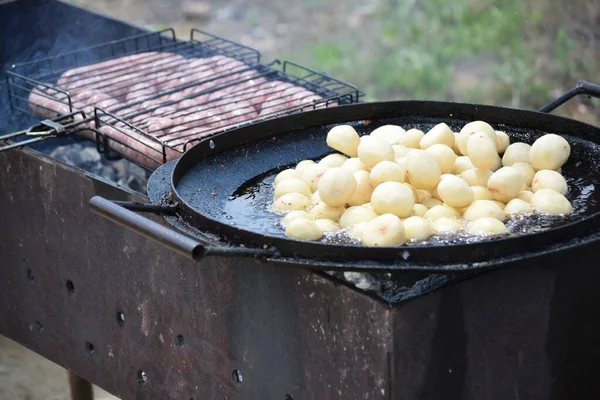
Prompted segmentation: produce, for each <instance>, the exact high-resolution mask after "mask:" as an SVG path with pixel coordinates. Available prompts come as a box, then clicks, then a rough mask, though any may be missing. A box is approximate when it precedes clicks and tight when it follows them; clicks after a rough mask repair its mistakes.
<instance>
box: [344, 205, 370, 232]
mask: <svg viewBox="0 0 600 400" xmlns="http://www.w3.org/2000/svg"><path fill="white" fill-rule="evenodd" d="M377 215H378V214H377V213H376V212H375V211H373V210H369V209H368V208H366V207H360V206H355V207H350V208H347V209H346V211H344V213H343V214H342V216H341V217H340V225H341V226H342V227H343V228H347V227H349V226H352V225H356V224H358V223H361V222H369V221H371V220H373V219H375V218H377Z"/></svg>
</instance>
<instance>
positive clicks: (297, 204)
mask: <svg viewBox="0 0 600 400" xmlns="http://www.w3.org/2000/svg"><path fill="white" fill-rule="evenodd" d="M310 204H311V203H310V199H309V198H308V197H306V196H304V195H302V194H300V193H288V194H284V195H283V196H281V197H280V198H278V199H277V200H275V201H274V202H273V207H274V208H276V209H277V210H281V211H293V210H306V209H307V208H308V207H309V206H310Z"/></svg>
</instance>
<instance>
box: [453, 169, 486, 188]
mask: <svg viewBox="0 0 600 400" xmlns="http://www.w3.org/2000/svg"><path fill="white" fill-rule="evenodd" d="M492 174H493V172H492V171H490V170H489V169H479V168H471V169H468V170H466V171H464V172H463V173H461V174H460V177H461V178H462V179H464V180H465V182H467V183H468V184H469V186H487V183H488V180H489V179H490V176H492Z"/></svg>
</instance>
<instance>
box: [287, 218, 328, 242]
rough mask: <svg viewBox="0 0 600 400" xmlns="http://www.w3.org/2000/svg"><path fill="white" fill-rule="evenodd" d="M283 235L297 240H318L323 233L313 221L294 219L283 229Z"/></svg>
mask: <svg viewBox="0 0 600 400" xmlns="http://www.w3.org/2000/svg"><path fill="white" fill-rule="evenodd" d="M285 234H286V236H288V237H291V238H293V239H298V240H319V239H321V238H322V237H323V232H321V229H320V228H319V226H318V225H317V224H316V223H315V221H312V220H310V219H306V218H296V219H294V220H292V221H290V223H289V224H288V226H287V228H286V229H285Z"/></svg>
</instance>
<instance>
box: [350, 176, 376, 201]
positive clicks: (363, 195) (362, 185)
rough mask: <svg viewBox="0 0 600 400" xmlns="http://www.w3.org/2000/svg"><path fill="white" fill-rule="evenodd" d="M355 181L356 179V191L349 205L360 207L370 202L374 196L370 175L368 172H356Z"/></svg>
mask: <svg viewBox="0 0 600 400" xmlns="http://www.w3.org/2000/svg"><path fill="white" fill-rule="evenodd" d="M354 179H356V190H355V191H354V193H353V194H352V196H350V199H349V200H348V205H350V206H360V205H363V204H365V203H368V202H370V201H371V195H372V194H373V187H372V186H371V179H370V174H369V173H368V172H367V171H356V172H354Z"/></svg>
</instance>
